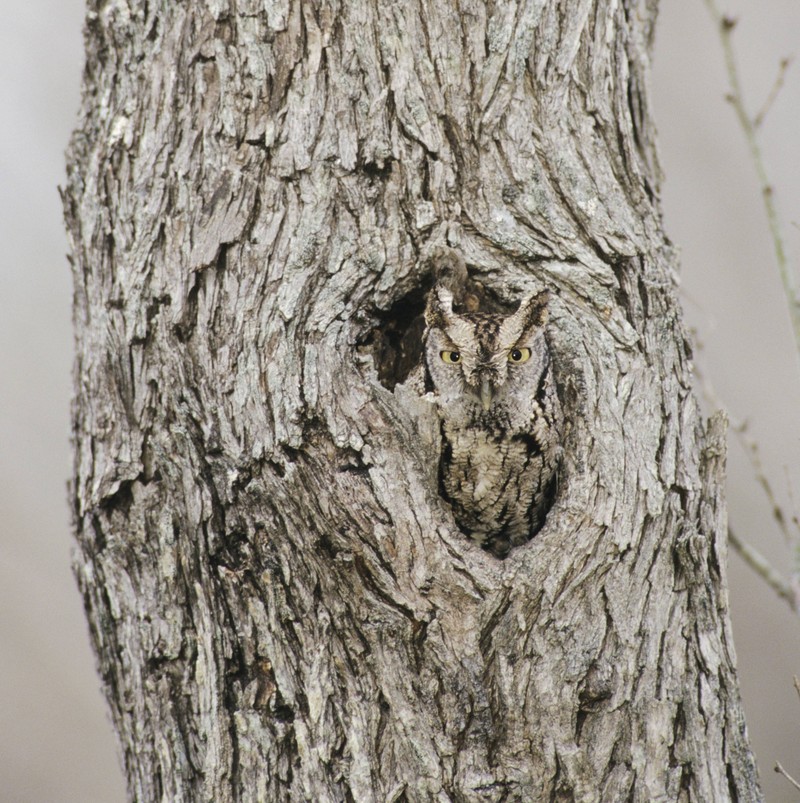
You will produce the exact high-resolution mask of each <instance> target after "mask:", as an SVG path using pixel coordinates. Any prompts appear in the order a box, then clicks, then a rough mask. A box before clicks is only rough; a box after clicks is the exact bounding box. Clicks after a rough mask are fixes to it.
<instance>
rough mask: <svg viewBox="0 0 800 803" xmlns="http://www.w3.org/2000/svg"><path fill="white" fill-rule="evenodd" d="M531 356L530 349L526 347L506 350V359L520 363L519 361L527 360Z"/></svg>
mask: <svg viewBox="0 0 800 803" xmlns="http://www.w3.org/2000/svg"><path fill="white" fill-rule="evenodd" d="M530 358H531V350H530V349H527V348H522V349H511V351H509V352H508V361H509V362H515V363H521V362H528V360H529V359H530Z"/></svg>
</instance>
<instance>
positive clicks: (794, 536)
mask: <svg viewBox="0 0 800 803" xmlns="http://www.w3.org/2000/svg"><path fill="white" fill-rule="evenodd" d="M731 429H732V430H733V431H734V432H735V433H736V436H737V437H738V438H739V442H740V443H741V444H742V448H743V449H744V451H745V452H746V453H747V457H748V459H749V460H750V465H751V466H752V469H753V474H754V475H755V478H756V481H757V482H758V484H759V485H760V486H761V488H762V490H763V491H764V495H765V496H766V497H767V501H768V502H769V504H770V507H771V508H772V517H773V518H774V519H775V522H776V524H777V525H778V528H779V529H780V531H781V532H782V533H783V537H784V538H785V539H786V542H787V543H789V544H792V543H794V542H796V541H797V540H798V535H800V533H793V532H792V531H791V529H790V524H791V525H794V526H795V527H796V526H797V514H796V513H794V512H792V515H791V516H787V515H786V513H784V511H783V508H782V507H781V505H780V503H779V502H778V499H777V497H776V496H775V492H774V491H773V489H772V483H770V481H769V479H768V478H767V474H766V472H765V471H764V464H763V463H762V461H761V452H760V451H759V447H758V443H757V442H756V440H755V439H754V438H752V437H751V436H750V434H749V432H748V425H747V421H742V422H741V423H734V422H731ZM791 499H792V497H791V490H790V500H791ZM792 501H793V500H792Z"/></svg>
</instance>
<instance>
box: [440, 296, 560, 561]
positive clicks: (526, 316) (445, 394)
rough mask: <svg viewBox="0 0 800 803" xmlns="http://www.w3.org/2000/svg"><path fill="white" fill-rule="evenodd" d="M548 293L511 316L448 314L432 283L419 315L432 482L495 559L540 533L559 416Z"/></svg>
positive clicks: (448, 302)
mask: <svg viewBox="0 0 800 803" xmlns="http://www.w3.org/2000/svg"><path fill="white" fill-rule="evenodd" d="M548 300H549V294H548V292H547V291H545V292H542V293H539V294H538V295H533V296H528V297H527V298H525V299H524V300H523V301H522V303H521V304H520V306H519V309H518V310H517V311H516V312H514V313H512V314H510V315H501V314H489V313H481V312H465V313H457V312H454V311H453V295H452V293H451V292H450V290H449V289H447V288H446V287H444V286H442V285H441V284H440V285H438V286H437V287H436V288H435V289H434V290H433V292H432V293H431V296H430V299H429V301H428V306H427V309H426V311H425V323H426V330H425V370H426V383H427V385H428V387H429V388H430V387H432V389H433V390H434V391H435V394H436V402H437V406H438V411H439V416H440V419H441V427H442V453H441V460H440V465H439V476H440V482H441V489H442V494H443V496H444V497H445V498H446V499H447V500H448V501H449V502H450V503H451V505H452V507H453V511H454V513H455V518H456V521H457V522H458V524H459V526H460V527H461V528H462V529H463V530H464V531H465V532H467V533H468V534H469V535H470V536H471V537H472V538H473V539H474V540H476V541H478V542H479V543H480V544H481V545H482V546H484V547H485V548H486V549H488V550H490V551H491V552H492V553H494V554H495V555H496V556H498V557H504V556H505V555H506V554H507V553H508V551H509V550H510V549H511V547H513V546H517V545H519V544H522V543H524V542H525V541H527V540H529V539H530V538H531V536H532V535H533V534H534V533H535V532H536V531H537V530H538V529H539V528H540V527H541V526H542V524H543V522H544V517H545V514H546V513H547V508H548V507H549V505H550V503H551V501H552V496H553V493H554V486H555V477H556V470H557V468H558V462H559V457H560V453H561V431H562V428H563V416H562V412H561V405H560V403H559V400H558V396H557V394H556V387H555V383H554V381H553V373H552V369H551V360H550V351H549V348H548V344H547V341H546V339H545V325H546V323H547V305H548Z"/></svg>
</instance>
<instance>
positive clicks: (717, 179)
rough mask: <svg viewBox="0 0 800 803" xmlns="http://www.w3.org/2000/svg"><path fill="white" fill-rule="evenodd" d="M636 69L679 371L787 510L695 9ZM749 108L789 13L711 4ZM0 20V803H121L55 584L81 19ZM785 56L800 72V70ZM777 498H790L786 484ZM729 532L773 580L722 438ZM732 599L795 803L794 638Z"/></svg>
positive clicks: (777, 342) (752, 3) (753, 195)
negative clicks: (654, 170)
mask: <svg viewBox="0 0 800 803" xmlns="http://www.w3.org/2000/svg"><path fill="white" fill-rule="evenodd" d="M661 5H662V13H661V20H660V24H659V30H658V41H657V48H656V54H655V64H654V70H653V87H652V89H653V94H654V98H653V110H654V114H655V118H656V121H657V123H658V128H659V133H660V150H661V157H662V166H663V169H664V172H665V174H666V180H665V183H664V190H663V203H664V209H665V218H666V227H667V231H668V233H669V235H670V237H671V238H672V240H673V241H674V242H675V244H676V245H677V246H678V247H679V248H680V250H681V253H682V296H683V306H684V310H685V314H686V319H687V321H688V322H689V324H690V326H691V327H692V328H693V329H694V330H695V331H696V340H697V342H698V349H697V359H696V362H697V363H698V365H699V366H700V367H701V369H702V371H703V374H704V375H705V376H706V377H707V378H709V379H710V380H711V381H712V382H713V384H714V386H715V388H716V391H717V393H718V395H719V396H720V397H721V399H722V400H723V401H724V403H725V405H726V407H727V408H728V409H729V410H730V412H731V414H732V415H733V416H734V417H737V418H744V417H746V418H748V420H749V421H750V422H751V432H752V433H753V434H754V435H755V436H756V437H757V438H758V440H759V442H760V444H761V447H762V455H763V459H764V462H765V464H766V466H767V471H768V472H769V474H770V476H771V478H772V480H773V483H774V485H775V486H776V489H777V492H778V495H779V497H780V499H781V501H782V503H783V504H788V497H787V490H786V489H787V487H789V485H791V486H792V487H793V488H794V489H795V496H796V498H797V500H798V503H800V460H799V459H798V457H800V448H799V447H800V415H799V414H798V411H800V360H799V359H798V355H797V353H796V351H795V350H794V347H793V345H792V339H791V330H790V326H789V319H788V315H787V313H786V308H785V300H784V298H783V296H782V294H781V287H780V283H779V281H778V278H777V271H776V269H775V267H774V260H773V257H772V252H771V246H770V240H769V237H768V233H767V227H766V224H765V219H764V214H763V211H762V209H761V205H760V199H759V188H758V185H757V183H756V180H755V173H754V170H753V167H752V165H751V164H750V163H749V162H748V157H747V151H746V147H745V145H744V143H743V139H742V137H741V134H740V132H739V130H738V129H737V127H736V124H735V121H734V116H733V112H732V110H731V108H730V106H729V105H728V104H727V103H726V102H725V101H724V98H723V95H724V92H725V91H726V78H725V73H724V70H723V66H722V64H723V62H722V53H721V49H720V46H719V42H718V39H717V36H716V33H715V31H714V29H713V27H712V24H711V22H710V19H709V17H708V14H707V11H706V9H705V6H704V5H703V3H702V0H662V4H661ZM727 8H728V10H729V11H730V12H732V13H733V14H736V15H739V17H740V23H739V26H738V29H737V31H736V41H737V44H738V49H739V53H740V56H741V65H742V71H743V80H744V86H745V91H746V93H747V96H748V97H749V99H750V102H751V106H753V107H754V108H755V107H757V106H760V104H761V102H762V101H763V99H764V98H765V97H766V95H767V94H768V92H769V89H770V87H771V84H772V81H773V78H774V76H775V73H776V70H777V63H778V61H779V59H780V58H781V57H783V56H786V55H791V54H792V53H796V52H798V51H800V47H798V45H800V3H798V2H797V0H760V1H759V0H729V4H728V6H727ZM2 11H3V13H2V15H0V19H2V27H1V28H0V248H2V251H1V252H0V254H1V256H0V259H2V265H1V266H0V800H4V801H5V800H8V801H36V803H40V802H41V801H53V802H55V801H58V802H59V803H60V802H61V801H76V802H77V801H80V803H87V802H89V801H103V802H104V803H106V802H109V803H114V801H122V800H124V789H123V783H122V778H121V773H120V770H119V768H118V763H117V755H116V748H115V742H114V737H113V734H112V730H111V727H110V725H109V722H108V717H107V714H106V709H105V704H104V702H103V700H102V698H101V694H100V691H99V683H98V681H97V679H96V677H95V673H94V661H93V657H92V655H91V652H90V649H89V641H88V635H87V630H86V626H85V624H84V620H83V614H82V608H81V600H80V598H79V595H78V592H77V590H76V588H75V584H74V582H73V579H72V575H71V573H70V558H69V553H70V548H71V543H70V534H69V514H68V509H67V503H66V489H65V480H66V477H67V476H68V475H69V471H70V452H69V440H68V439H69V398H70V392H71V391H70V366H71V360H72V334H71V329H70V293H71V290H70V275H69V268H68V265H67V261H66V258H65V253H66V248H67V246H66V239H65V236H64V233H63V228H62V224H61V209H60V202H59V199H58V195H57V192H56V185H58V184H60V183H63V176H64V168H63V150H64V148H65V146H66V143H67V139H68V136H69V132H70V129H71V127H72V126H73V124H74V119H75V112H76V109H77V107H78V93H79V84H80V72H81V65H82V52H81V47H82V44H81V26H82V16H83V6H82V3H81V2H79V1H78V0H60V2H57V3H56V2H54V1H53V0H50V2H47V1H46V0H45V2H40V3H36V4H34V3H30V4H26V3H13V4H12V3H11V2H7V3H4V7H3V9H2ZM798 55H800V53H798ZM763 147H764V151H765V154H766V159H767V163H768V167H769V169H770V170H771V175H772V180H773V184H774V186H775V190H776V194H777V199H778V203H779V205H780V208H781V211H782V213H783V220H784V233H785V236H786V240H787V243H788V246H789V251H790V256H791V257H792V264H793V265H794V267H795V269H796V270H800V261H799V260H798V255H800V229H798V220H799V219H800V215H798V208H800V158H798V149H799V148H800V64H795V65H794V67H793V68H792V69H791V70H790V72H789V74H788V77H787V81H786V86H785V88H784V90H783V92H782V93H781V95H780V97H779V98H778V101H777V103H776V104H775V107H774V108H773V110H772V112H771V114H770V116H769V118H768V120H767V122H766V124H765V125H764V127H763ZM787 478H788V482H787ZM729 507H730V519H731V523H732V524H733V525H734V526H735V528H736V529H737V531H738V532H739V533H740V534H741V535H742V536H745V537H747V538H749V539H750V540H751V541H752V542H753V543H754V544H756V545H757V546H758V548H759V549H760V550H762V551H763V552H764V553H765V554H767V555H768V556H769V557H770V559H771V560H772V561H773V563H774V564H775V565H776V566H777V567H779V568H781V569H782V570H784V571H788V570H789V567H790V565H791V551H790V549H789V548H788V547H787V546H786V545H785V544H784V543H783V541H782V538H781V536H780V534H779V533H778V531H777V529H776V527H775V526H774V524H773V522H772V520H771V515H770V508H769V505H768V504H767V503H766V501H765V499H764V497H763V494H761V493H760V491H759V490H758V488H757V487H756V486H755V483H754V481H753V477H752V472H751V470H750V468H749V464H748V462H747V460H746V459H745V456H744V453H743V451H742V449H741V448H740V447H739V446H738V444H737V443H736V441H735V439H733V438H732V439H731V455H730V482H729ZM730 581H731V583H730V585H731V589H730V597H731V608H732V612H733V629H734V635H735V639H736V647H737V653H738V663H739V670H740V679H741V686H742V693H743V696H744V702H745V709H746V712H747V718H748V723H749V729H750V733H751V736H752V740H753V744H754V747H755V750H756V752H757V755H758V758H759V763H760V766H761V774H762V779H763V782H764V785H765V789H766V791H767V799H768V800H770V801H796V800H800V793H796V792H795V791H794V790H793V789H792V788H791V786H790V785H789V784H788V782H786V781H784V780H783V779H782V778H780V777H778V776H777V775H775V774H774V773H773V771H772V767H773V765H774V762H775V761H776V760H779V761H780V762H781V763H782V764H783V766H784V767H785V768H786V769H787V770H788V771H789V772H791V773H792V774H793V775H795V777H798V778H800V699H798V696H797V694H796V693H795V691H794V690H793V688H792V675H793V674H795V673H796V674H800V640H799V639H798V636H799V635H800V619H799V618H798V617H795V616H793V615H792V614H791V613H790V612H789V611H788V609H787V608H786V606H785V604H783V603H781V602H780V601H778V600H777V599H776V598H774V596H773V595H772V592H770V591H769V590H768V589H767V588H766V587H765V586H764V585H763V584H762V583H761V581H760V580H758V579H757V578H756V577H754V576H753V575H752V573H751V572H750V571H749V570H748V569H747V568H745V567H743V566H742V564H741V562H740V561H739V559H738V558H737V557H736V556H733V557H732V558H731V565H730Z"/></svg>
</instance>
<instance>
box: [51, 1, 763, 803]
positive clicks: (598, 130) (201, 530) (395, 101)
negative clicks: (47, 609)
mask: <svg viewBox="0 0 800 803" xmlns="http://www.w3.org/2000/svg"><path fill="white" fill-rule="evenodd" d="M655 5H656V3H655V0H639V2H636V0H520V2H514V1H513V0H509V2H503V3H497V2H488V3H487V2H483V0H431V1H430V2H425V3H421V2H414V0H400V2H398V0H352V1H351V2H337V1H336V0H313V1H312V0H307V2H300V1H299V0H274V1H273V0H266V1H260V2H255V0H236V2H234V0H206V2H204V3H197V4H183V3H167V2H144V1H139V2H136V0H127V1H126V0H109V1H108V2H100V1H99V0H90V2H89V11H88V17H87V20H88V21H87V67H86V72H85V76H84V102H83V110H82V116H81V120H80V126H79V129H78V131H77V132H76V134H75V136H74V138H73V140H72V143H71V146H70V151H69V178H68V184H67V187H66V188H65V191H64V197H65V207H66V217H67V223H68V228H69V232H70V235H71V242H72V255H73V263H74V274H75V309H74V316H75V326H76V336H77V358H76V368H75V383H76V399H75V405H74V438H75V472H74V482H73V505H74V515H75V527H76V532H77V543H78V549H77V551H76V558H75V565H76V573H77V577H78V581H79V583H80V587H81V589H82V592H83V594H84V598H85V603H86V610H87V615H88V619H89V622H90V626H91V633H92V638H93V641H94V646H95V649H96V652H97V656H98V660H99V667H100V672H101V675H102V678H103V682H104V685H105V689H106V693H107V696H108V700H109V704H110V706H111V710H112V713H113V718H114V722H115V724H116V727H117V729H118V731H119V736H120V744H121V748H122V754H123V757H124V764H125V771H126V773H127V777H128V783H129V789H130V795H131V798H132V799H135V800H141V801H151V800H165V801H166V800H169V801H189V800H214V801H228V800H266V801H284V800H291V801H303V800H308V801H315V802H316V801H348V800H350V801H358V802H359V803H361V802H362V801H403V800H405V801H433V800H436V801H512V800H524V801H532V800H565V801H566V800H579V801H591V800H604V801H617V800H632V801H655V800H664V801H667V800H683V801H689V800H691V801H703V803H707V802H708V801H712V800H713V801H724V800H738V801H751V800H758V799H760V791H759V787H758V780H757V775H756V770H755V766H754V762H753V757H752V755H751V753H750V751H749V747H748V743H747V736H746V731H745V726H744V721H743V717H742V711H741V706H740V701H739V695H738V688H737V681H736V674H735V668H734V654H733V645H732V640H731V632H730V627H729V623H728V610H727V596H726V592H725V562H726V555H725V542H724V533H725V508H724V500H723V490H722V489H723V480H724V451H725V447H724V422H722V421H719V420H714V421H712V422H710V423H709V425H708V426H707V427H704V425H703V422H702V419H701V416H700V414H699V412H698V408H697V404H696V402H695V399H694V397H693V395H692V393H691V390H690V363H689V347H688V345H687V343H686V340H685V333H684V330H683V328H682V325H681V320H680V313H679V309H678V304H677V301H676V297H675V283H674V269H675V255H674V254H673V252H672V251H671V249H670V247H669V243H668V241H667V240H666V238H665V235H664V233H663V231H662V226H661V218H660V211H659V205H658V183H659V176H658V167H657V163H656V155H655V146H654V129H653V125H652V122H651V119H650V116H649V109H648V101H647V92H646V86H647V76H648V70H649V54H650V50H651V44H652V36H653V24H654V17H655ZM443 244H448V245H449V246H450V247H452V248H454V249H456V250H457V251H459V252H460V253H461V254H463V256H464V257H465V259H466V261H467V263H468V265H469V266H470V271H471V273H472V274H473V276H475V277H476V278H477V279H478V280H480V281H481V282H482V283H483V284H485V285H486V286H487V287H489V288H491V290H492V291H494V292H495V293H496V294H497V296H498V297H499V298H501V299H503V300H505V301H508V302H514V301H515V300H517V299H518V298H519V296H520V294H521V293H522V292H523V291H524V290H528V289H530V288H534V289H536V288H539V287H549V288H550V289H551V291H552V294H553V299H552V301H551V314H552V319H553V324H552V348H553V350H554V352H555V360H556V362H555V368H556V376H557V380H558V384H559V388H560V394H561V397H562V401H563V404H564V408H565V412H566V416H567V419H568V422H569V430H568V433H567V437H566V441H565V457H564V465H563V469H562V472H561V476H560V480H559V488H558V494H557V499H556V502H555V506H554V508H553V509H552V510H551V512H550V515H549V517H548V521H547V523H546V525H545V527H544V529H543V530H542V531H541V532H540V533H539V534H538V535H537V536H536V538H535V539H534V540H533V541H531V542H530V543H529V544H527V545H525V546H523V547H520V548H518V549H516V550H514V551H513V552H512V553H511V555H510V556H509V557H508V558H507V559H506V560H504V561H500V560H498V559H496V558H494V557H493V556H491V555H489V554H487V553H485V552H483V551H481V550H480V549H479V548H477V547H475V546H473V545H472V544H471V543H470V542H468V541H467V539H466V538H465V537H464V536H463V535H462V534H461V533H460V532H459V531H458V530H457V528H456V526H455V524H454V521H453V517H452V513H451V511H450V510H449V509H448V507H447V505H446V504H445V503H444V502H443V501H442V499H441V498H440V497H439V495H438V492H437V486H436V464H437V461H438V448H439V446H438V440H437V438H438V435H437V425H436V419H435V415H434V411H433V407H432V405H431V404H430V403H429V402H428V401H426V400H424V399H423V400H420V399H419V398H418V397H416V396H415V395H414V394H413V393H412V392H411V390H410V389H409V388H408V387H406V386H404V385H403V384H402V382H400V383H399V384H398V381H399V380H402V379H403V376H404V374H405V372H406V370H407V368H408V365H407V363H408V360H407V359H404V357H403V354H404V353H405V352H410V353H412V354H413V352H414V348H418V340H419V330H418V318H417V316H418V314H419V313H420V312H421V310H422V304H423V296H424V292H425V290H426V289H427V288H428V287H429V286H430V273H429V268H428V267H427V263H426V256H427V255H428V254H429V253H430V250H431V249H432V248H434V247H438V246H441V245H443ZM406 331H410V332H411V334H410V335H409V337H405V338H404V337H403V335H404V334H405V332H406ZM415 338H416V345H415ZM401 352H402V353H401ZM376 362H377V364H376ZM381 379H382V381H381Z"/></svg>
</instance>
